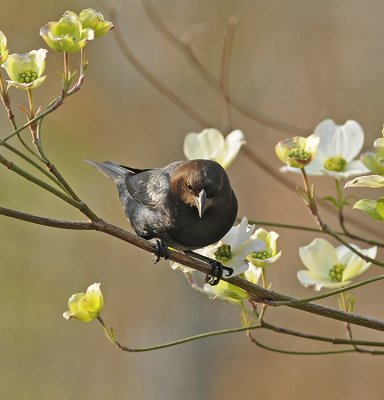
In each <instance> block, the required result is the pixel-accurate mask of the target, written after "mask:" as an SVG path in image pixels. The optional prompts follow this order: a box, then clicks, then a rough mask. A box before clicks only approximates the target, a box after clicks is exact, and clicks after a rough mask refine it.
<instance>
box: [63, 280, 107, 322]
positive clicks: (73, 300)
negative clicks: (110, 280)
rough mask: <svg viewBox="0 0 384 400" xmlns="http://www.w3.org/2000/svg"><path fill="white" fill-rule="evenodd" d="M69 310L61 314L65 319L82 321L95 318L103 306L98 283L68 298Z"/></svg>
mask: <svg viewBox="0 0 384 400" xmlns="http://www.w3.org/2000/svg"><path fill="white" fill-rule="evenodd" d="M68 307H69V311H66V312H65V313H64V314H63V317H64V318H65V319H70V318H75V319H78V320H79V321H82V322H89V321H93V320H94V319H96V318H97V317H98V316H99V315H100V313H101V311H102V310H103V307H104V298H103V294H102V293H101V290H100V283H94V284H93V285H91V286H89V287H88V289H87V291H86V293H75V294H73V295H72V296H71V297H70V298H69V300H68Z"/></svg>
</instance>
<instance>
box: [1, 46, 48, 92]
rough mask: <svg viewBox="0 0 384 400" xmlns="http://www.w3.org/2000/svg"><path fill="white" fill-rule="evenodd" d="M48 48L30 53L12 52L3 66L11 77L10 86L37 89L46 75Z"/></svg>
mask: <svg viewBox="0 0 384 400" xmlns="http://www.w3.org/2000/svg"><path fill="white" fill-rule="evenodd" d="M46 54H47V50H45V49H39V50H32V51H30V52H29V53H22V54H10V55H9V56H8V58H7V61H6V62H5V63H3V64H2V65H1V66H2V67H3V68H4V69H5V70H6V71H7V74H8V75H9V77H10V78H11V80H8V81H7V82H8V84H9V85H10V86H14V87H16V88H17V89H24V90H27V89H36V88H37V87H38V86H40V85H41V84H42V83H43V81H44V79H45V76H42V75H43V73H44V70H45V57H46Z"/></svg>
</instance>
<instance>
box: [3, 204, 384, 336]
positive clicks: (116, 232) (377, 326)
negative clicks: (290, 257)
mask: <svg viewBox="0 0 384 400" xmlns="http://www.w3.org/2000/svg"><path fill="white" fill-rule="evenodd" d="M0 215H4V216H8V217H11V218H16V219H21V220H23V221H27V222H32V223H35V224H39V225H46V226H51V227H55V228H61V229H76V230H95V231H98V232H103V233H105V234H108V235H111V236H114V237H116V238H118V239H120V240H123V241H125V242H127V243H130V244H132V245H134V246H136V247H139V248H141V249H143V250H145V251H148V252H150V253H154V252H155V245H154V243H152V242H151V241H148V240H145V239H142V238H141V237H139V236H137V235H135V234H133V233H130V232H128V231H126V230H124V229H122V228H119V227H118V226H115V225H112V224H110V223H108V222H106V221H103V220H99V221H92V222H71V221H61V220H55V219H51V218H46V217H40V216H36V215H32V214H27V213H23V212H21V211H16V210H10V209H7V208H3V207H0ZM169 259H170V260H172V261H175V262H177V263H180V264H183V265H186V266H187V267H191V268H193V269H196V270H198V271H200V272H202V273H204V274H209V273H210V272H211V267H210V266H209V265H207V264H206V263H204V262H202V261H199V260H197V259H194V258H192V257H189V256H187V255H185V254H183V253H180V252H178V251H171V254H170V257H169ZM223 280H225V281H227V282H229V283H231V284H233V285H235V286H237V287H239V288H241V289H244V290H245V291H246V292H247V293H248V294H249V295H250V298H251V300H254V301H256V302H260V303H265V304H268V302H269V301H272V302H274V301H277V302H279V301H288V302H291V303H288V304H287V307H290V308H294V309H297V310H301V311H305V312H309V313H312V314H317V315H321V316H323V317H326V318H331V319H335V320H338V321H342V322H349V323H351V324H354V325H360V326H364V327H366V328H369V329H374V330H379V331H384V321H381V320H376V319H373V318H369V317H365V316H362V315H358V314H352V313H347V312H344V311H339V310H336V309H333V308H331V307H326V306H323V305H320V304H315V303H303V304H302V303H297V300H298V299H296V298H294V297H290V296H286V295H284V294H280V293H277V292H274V291H272V290H268V289H264V288H262V287H261V286H258V285H255V284H253V283H251V282H249V281H247V280H245V279H243V278H241V277H239V276H235V277H233V278H223Z"/></svg>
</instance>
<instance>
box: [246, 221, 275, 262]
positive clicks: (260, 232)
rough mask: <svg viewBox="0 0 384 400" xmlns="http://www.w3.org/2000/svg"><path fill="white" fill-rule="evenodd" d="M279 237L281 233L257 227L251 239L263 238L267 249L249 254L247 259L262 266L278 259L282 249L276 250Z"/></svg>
mask: <svg viewBox="0 0 384 400" xmlns="http://www.w3.org/2000/svg"><path fill="white" fill-rule="evenodd" d="M278 237H279V234H278V233H276V232H274V231H271V232H268V231H266V230H265V229H263V228H259V229H257V230H256V231H255V233H254V234H253V235H252V236H251V239H258V240H262V241H263V242H264V243H265V249H264V250H262V251H256V252H253V253H250V254H248V255H247V257H246V259H247V261H249V262H250V263H251V264H252V265H254V266H256V267H262V268H265V267H267V266H268V265H269V264H272V263H274V262H275V261H277V260H278V259H279V258H280V256H281V251H279V252H277V250H276V242H277V238H278Z"/></svg>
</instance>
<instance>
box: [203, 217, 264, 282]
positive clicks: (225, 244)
mask: <svg viewBox="0 0 384 400" xmlns="http://www.w3.org/2000/svg"><path fill="white" fill-rule="evenodd" d="M254 231H255V225H252V226H250V225H248V220H247V218H246V217H244V218H243V219H242V220H241V222H240V224H239V225H236V226H233V227H232V228H231V229H230V231H229V232H228V233H227V234H226V235H225V236H224V237H223V238H222V239H221V240H220V241H219V242H217V243H216V244H213V245H210V246H206V247H204V248H202V249H199V250H195V251H196V252H198V253H200V254H203V255H204V256H206V257H209V258H212V259H215V260H217V261H219V262H220V263H221V264H222V265H224V266H226V267H229V268H232V269H233V274H232V275H231V276H235V275H239V274H241V273H243V272H245V271H246V270H247V269H248V267H249V265H248V261H247V260H246V258H247V255H248V254H250V253H253V252H258V251H263V250H264V249H265V242H264V241H262V240H259V239H256V238H252V237H251V236H252V235H253V233H254Z"/></svg>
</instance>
